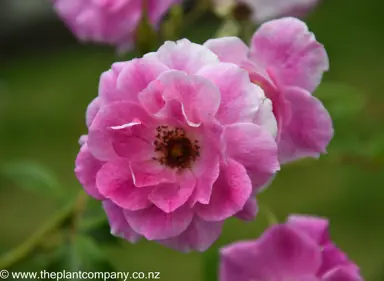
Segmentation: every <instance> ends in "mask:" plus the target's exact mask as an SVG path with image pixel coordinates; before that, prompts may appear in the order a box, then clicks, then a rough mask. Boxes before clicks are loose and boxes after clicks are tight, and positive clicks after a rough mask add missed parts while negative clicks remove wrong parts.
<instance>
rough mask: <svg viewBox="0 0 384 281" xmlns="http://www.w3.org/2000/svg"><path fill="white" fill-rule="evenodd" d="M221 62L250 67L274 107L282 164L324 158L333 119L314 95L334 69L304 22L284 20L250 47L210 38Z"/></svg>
mask: <svg viewBox="0 0 384 281" xmlns="http://www.w3.org/2000/svg"><path fill="white" fill-rule="evenodd" d="M205 46H206V47H208V48H209V49H211V50H212V51H213V52H214V53H216V54H217V55H218V57H219V58H220V60H221V61H223V62H231V63H235V64H237V65H239V66H241V67H243V68H244V69H246V70H247V71H248V73H249V75H250V78H251V81H253V82H254V83H255V84H258V85H260V86H261V87H262V88H263V90H264V92H265V95H266V96H267V97H268V98H269V99H270V100H271V101H272V103H273V112H274V114H275V117H276V119H277V122H278V135H277V138H276V140H277V142H278V146H279V160H280V162H281V163H285V162H289V161H293V160H296V159H299V158H303V157H316V158H317V157H319V156H320V154H321V153H325V152H326V147H327V145H328V144H329V142H330V140H331V139H332V137H333V126H332V120H331V117H330V116H329V113H328V112H327V110H326V109H325V108H324V106H323V105H322V103H321V102H320V101H319V100H318V99H317V98H315V97H314V96H312V94H311V93H312V92H313V91H314V90H315V89H316V88H317V86H318V85H319V84H320V81H321V79H322V76H323V73H324V72H325V71H327V70H328V68H329V61H328V56H327V53H326V51H325V49H324V47H323V45H321V44H320V43H319V42H317V41H316V39H315V36H314V35H313V34H312V33H311V32H309V31H308V28H307V26H306V25H305V23H304V22H302V21H300V20H298V19H295V18H283V19H279V20H273V21H270V22H267V23H265V24H263V25H262V26H261V27H260V28H259V30H257V31H256V33H255V34H254V36H253V38H252V42H251V47H250V48H248V47H247V46H246V45H245V44H244V43H243V42H242V41H241V40H240V39H238V38H236V37H227V38H219V39H212V40H208V41H207V42H206V43H205Z"/></svg>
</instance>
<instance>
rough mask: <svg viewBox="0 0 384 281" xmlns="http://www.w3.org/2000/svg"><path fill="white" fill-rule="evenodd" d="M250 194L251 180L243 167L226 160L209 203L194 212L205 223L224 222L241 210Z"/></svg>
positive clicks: (197, 206) (200, 205) (199, 206)
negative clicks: (205, 221)
mask: <svg viewBox="0 0 384 281" xmlns="http://www.w3.org/2000/svg"><path fill="white" fill-rule="evenodd" d="M251 192H252V184H251V180H250V178H249V176H248V174H247V171H246V169H245V168H244V166H243V165H241V164H239V163H238V162H236V161H234V160H232V159H228V163H227V165H226V166H224V165H223V166H222V167H221V169H220V175H219V178H218V179H217V180H216V182H215V184H214V186H213V191H212V196H211V199H210V201H209V203H208V204H207V205H203V204H198V205H196V212H197V214H198V215H199V216H200V217H201V218H203V219H204V220H207V221H222V220H225V219H227V218H229V217H231V216H233V215H234V214H236V213H237V212H239V211H241V210H242V209H243V207H244V205H245V203H246V202H247V200H248V198H249V196H250V195H251Z"/></svg>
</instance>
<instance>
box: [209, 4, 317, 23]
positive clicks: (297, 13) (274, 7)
mask: <svg viewBox="0 0 384 281" xmlns="http://www.w3.org/2000/svg"><path fill="white" fill-rule="evenodd" d="M213 1H214V6H215V8H216V10H217V11H218V12H219V13H220V14H224V15H225V14H227V13H229V12H230V11H232V12H233V13H235V14H239V13H241V14H244V15H250V17H251V20H252V21H253V22H255V23H257V24H261V23H263V22H266V21H268V20H272V19H277V18H281V17H286V16H292V17H303V16H305V15H306V14H307V13H309V12H310V11H311V10H312V9H313V8H314V7H316V5H317V4H318V2H320V0H213Z"/></svg>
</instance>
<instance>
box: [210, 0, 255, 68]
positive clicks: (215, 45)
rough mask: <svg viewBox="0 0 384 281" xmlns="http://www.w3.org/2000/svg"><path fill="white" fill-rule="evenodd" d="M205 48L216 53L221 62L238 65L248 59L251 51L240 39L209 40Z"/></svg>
mask: <svg viewBox="0 0 384 281" xmlns="http://www.w3.org/2000/svg"><path fill="white" fill-rule="evenodd" d="M221 1H222V0H221ZM204 46H205V47H207V48H208V49H210V50H211V51H212V52H214V53H215V54H216V55H217V56H218V57H219V59H220V61H222V62H231V63H234V64H237V65H240V63H241V62H242V61H243V60H245V59H246V58H247V55H248V50H249V48H248V46H247V45H245V44H244V42H243V41H242V40H241V39H240V38H238V37H224V38H217V39H209V40H208V41H207V42H205V43H204Z"/></svg>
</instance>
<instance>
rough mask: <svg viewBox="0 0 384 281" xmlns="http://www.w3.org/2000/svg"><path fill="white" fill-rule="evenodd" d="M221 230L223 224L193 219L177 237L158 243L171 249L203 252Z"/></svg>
mask: <svg viewBox="0 0 384 281" xmlns="http://www.w3.org/2000/svg"><path fill="white" fill-rule="evenodd" d="M222 228H223V222H222V221H219V222H207V221H204V220H202V219H200V218H198V217H195V218H194V219H193V221H192V222H191V224H190V225H189V227H188V228H187V229H186V230H185V231H184V232H183V233H181V234H180V235H179V236H176V237H174V238H170V239H167V240H160V241H159V242H160V243H161V244H163V245H165V246H167V247H170V248H172V249H175V250H178V251H182V252H190V251H192V250H197V251H199V252H204V251H205V250H207V249H208V248H209V247H210V246H211V245H212V244H213V243H214V242H215V241H216V239H217V238H218V237H219V235H220V233H221V230H222Z"/></svg>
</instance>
